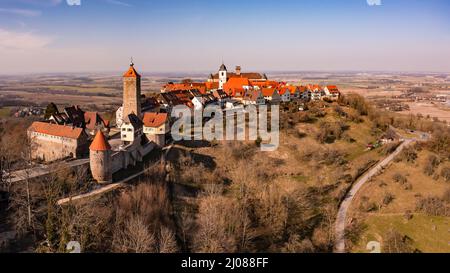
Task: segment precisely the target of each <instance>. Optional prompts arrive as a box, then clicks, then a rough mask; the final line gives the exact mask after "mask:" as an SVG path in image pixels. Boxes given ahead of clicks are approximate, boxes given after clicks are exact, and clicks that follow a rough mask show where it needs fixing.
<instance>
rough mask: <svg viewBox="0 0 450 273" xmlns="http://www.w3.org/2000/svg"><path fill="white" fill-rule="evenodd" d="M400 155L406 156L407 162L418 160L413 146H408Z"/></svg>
mask: <svg viewBox="0 0 450 273" xmlns="http://www.w3.org/2000/svg"><path fill="white" fill-rule="evenodd" d="M400 156H401V157H402V158H405V159H406V162H409V163H414V162H416V159H417V153H416V150H415V149H414V148H413V147H411V146H409V147H406V148H405V149H404V150H403V152H402V153H401V155H400Z"/></svg>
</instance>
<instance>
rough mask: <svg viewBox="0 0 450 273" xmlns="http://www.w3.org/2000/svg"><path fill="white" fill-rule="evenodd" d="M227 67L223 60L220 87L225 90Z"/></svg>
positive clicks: (220, 69) (220, 70)
mask: <svg viewBox="0 0 450 273" xmlns="http://www.w3.org/2000/svg"><path fill="white" fill-rule="evenodd" d="M227 80H228V77H227V67H226V66H225V64H224V63H223V62H222V65H221V66H220V68H219V89H222V90H223V85H224V84H225V83H226V82H227Z"/></svg>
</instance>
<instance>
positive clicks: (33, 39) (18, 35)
mask: <svg viewBox="0 0 450 273" xmlns="http://www.w3.org/2000/svg"><path fill="white" fill-rule="evenodd" d="M51 42H52V39H50V38H49V37H44V36H40V35H36V34H33V33H31V32H16V31H9V30H6V29H1V28H0V48H3V49H19V50H27V49H39V48H43V47H45V46H47V45H48V44H50V43H51Z"/></svg>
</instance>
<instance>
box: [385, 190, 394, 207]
mask: <svg viewBox="0 0 450 273" xmlns="http://www.w3.org/2000/svg"><path fill="white" fill-rule="evenodd" d="M394 199H395V196H394V195H393V194H392V193H389V192H388V193H386V194H385V195H384V197H383V204H384V205H385V206H387V205H389V204H390V203H392V201H394Z"/></svg>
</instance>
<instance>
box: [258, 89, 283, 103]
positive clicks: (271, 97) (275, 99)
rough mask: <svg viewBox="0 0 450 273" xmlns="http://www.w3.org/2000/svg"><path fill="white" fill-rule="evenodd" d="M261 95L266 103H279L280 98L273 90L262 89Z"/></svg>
mask: <svg viewBox="0 0 450 273" xmlns="http://www.w3.org/2000/svg"><path fill="white" fill-rule="evenodd" d="M262 94H263V96H264V99H265V100H266V101H269V102H271V103H274V104H277V103H280V102H281V96H280V94H279V93H278V90H277V89H275V88H263V89H262Z"/></svg>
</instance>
